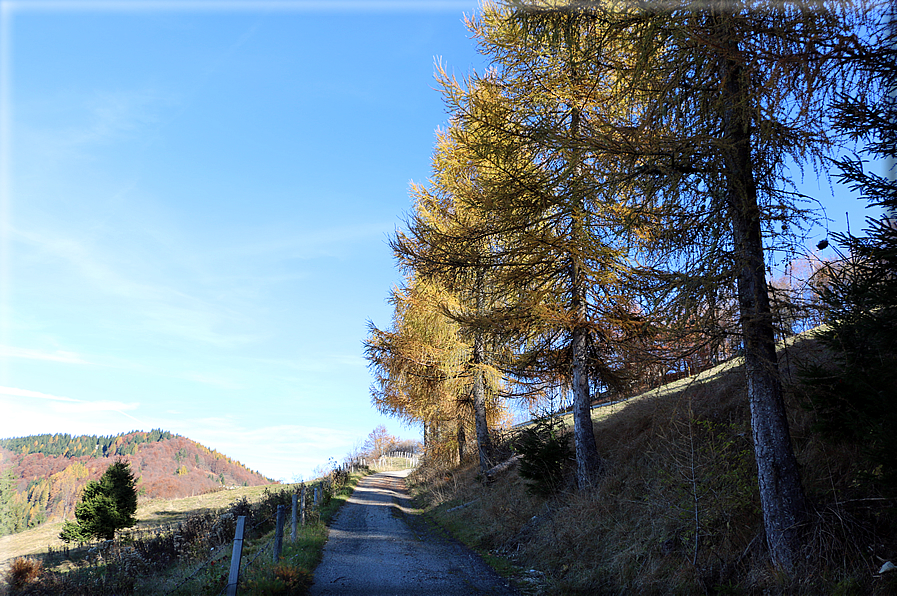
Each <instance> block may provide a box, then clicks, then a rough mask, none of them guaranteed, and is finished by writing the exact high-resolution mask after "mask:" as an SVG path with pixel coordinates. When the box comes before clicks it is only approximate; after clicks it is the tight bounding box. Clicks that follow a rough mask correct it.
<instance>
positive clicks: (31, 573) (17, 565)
mask: <svg viewBox="0 0 897 596" xmlns="http://www.w3.org/2000/svg"><path fill="white" fill-rule="evenodd" d="M42 573H43V566H42V565H41V562H40V561H35V560H34V559H30V558H28V557H18V558H17V559H15V560H14V561H13V562H12V565H10V566H9V569H7V570H6V578H5V579H6V583H7V585H8V586H9V589H10V590H11V591H12V592H13V593H15V592H19V591H21V590H23V589H24V588H25V586H27V585H28V584H30V583H32V582H33V581H35V580H36V579H38V578H39V577H40V576H41V574H42Z"/></svg>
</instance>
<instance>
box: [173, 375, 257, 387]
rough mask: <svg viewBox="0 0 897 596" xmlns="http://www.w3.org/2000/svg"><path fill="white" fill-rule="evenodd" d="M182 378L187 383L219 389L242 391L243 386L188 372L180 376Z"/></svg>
mask: <svg viewBox="0 0 897 596" xmlns="http://www.w3.org/2000/svg"><path fill="white" fill-rule="evenodd" d="M181 376H182V378H184V379H186V380H188V381H194V382H196V383H203V384H204V385H211V386H212V387H218V388H219V389H233V390H237V389H243V387H244V386H243V385H241V384H240V383H236V382H234V381H231V380H230V379H226V378H223V377H220V376H210V375H207V374H203V373H198V372H188V373H184V374H183V375H181Z"/></svg>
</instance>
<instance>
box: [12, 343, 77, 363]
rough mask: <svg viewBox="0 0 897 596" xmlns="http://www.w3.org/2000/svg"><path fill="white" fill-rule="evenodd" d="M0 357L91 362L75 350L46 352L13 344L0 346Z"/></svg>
mask: <svg viewBox="0 0 897 596" xmlns="http://www.w3.org/2000/svg"><path fill="white" fill-rule="evenodd" d="M0 358H24V359H27V360H49V361H53V362H66V363H68V364H92V363H91V362H89V361H87V360H84V358H82V357H81V356H79V355H78V354H76V353H75V352H66V351H64V350H56V351H52V352H47V351H43V350H33V349H31V348H17V347H15V346H0Z"/></svg>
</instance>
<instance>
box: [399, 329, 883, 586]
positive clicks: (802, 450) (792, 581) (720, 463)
mask: <svg viewBox="0 0 897 596" xmlns="http://www.w3.org/2000/svg"><path fill="white" fill-rule="evenodd" d="M824 357H825V355H824V354H823V353H822V351H821V349H820V348H819V346H818V345H817V344H816V342H815V341H814V340H813V339H812V336H811V335H810V334H806V335H804V336H801V337H799V338H797V340H796V341H794V340H792V341H791V342H790V345H789V347H787V348H786V349H783V351H782V352H781V360H782V365H783V366H782V369H783V377H784V380H785V382H786V385H787V386H788V388H789V390H788V396H787V399H788V409H789V423H790V426H791V432H792V438H793V441H794V445H795V450H796V454H797V457H798V460H799V462H800V465H801V473H802V477H803V482H804V485H805V488H806V491H807V494H808V497H809V499H810V502H811V514H810V519H809V521H808V523H807V524H806V527H805V528H803V537H804V542H803V551H802V559H801V560H802V563H801V565H800V568H799V569H798V571H797V572H796V573H795V574H794V576H793V577H784V576H782V575H780V574H778V573H777V572H775V571H774V570H773V569H772V567H771V566H770V565H769V563H768V560H769V557H768V554H767V552H766V545H765V539H764V534H763V523H762V517H761V512H760V502H759V494H758V489H757V475H756V464H755V462H754V455H753V453H754V452H753V446H752V442H751V441H752V439H751V428H750V415H749V411H748V400H747V395H746V388H745V379H744V373H743V369H742V367H741V365H740V362H739V361H738V360H733V361H730V362H728V363H725V364H723V365H721V366H719V367H717V368H715V369H712V370H709V371H706V372H704V373H702V374H701V375H698V376H697V377H692V378H690V379H684V380H681V381H678V382H676V383H673V384H671V385H669V386H666V387H663V388H660V389H657V390H654V391H651V392H648V393H646V394H643V395H641V396H638V397H636V398H634V399H631V400H628V401H626V402H624V403H620V404H616V405H614V406H611V407H608V408H602V409H598V410H596V411H595V412H594V416H593V423H594V425H595V434H596V438H597V441H598V446H599V449H600V452H601V454H602V456H603V457H604V458H606V460H607V463H608V468H609V472H608V473H607V474H606V476H605V477H604V479H603V481H602V482H601V484H600V485H599V486H597V487H596V488H595V489H594V490H592V491H575V490H573V485H572V478H571V480H570V482H568V484H567V486H566V487H565V488H564V489H563V490H561V491H560V492H559V493H558V494H556V495H555V496H553V497H551V498H549V499H538V498H535V497H533V496H531V495H530V494H529V493H528V491H527V490H526V484H525V482H524V481H522V480H521V479H520V478H519V476H518V475H517V474H516V472H509V473H507V474H505V475H504V476H501V477H499V478H498V479H497V480H495V481H494V482H492V483H491V484H483V483H481V482H480V480H479V478H478V476H477V472H476V469H475V467H474V466H473V465H468V466H466V467H461V468H457V469H451V470H434V469H431V468H424V469H422V470H421V471H420V472H419V473H418V474H416V475H415V477H414V479H413V480H414V482H415V483H416V488H417V490H418V493H419V494H420V495H421V498H422V499H423V501H424V502H425V504H426V507H427V509H428V510H429V512H430V514H431V516H432V517H433V518H434V519H435V520H436V521H437V522H438V523H440V524H441V525H443V526H444V527H446V528H448V529H449V530H451V531H453V532H454V533H455V534H456V535H457V536H458V537H459V538H461V539H462V540H464V541H465V542H467V543H468V544H470V545H472V546H474V547H475V548H478V549H480V550H481V551H485V552H488V553H491V554H492V555H495V556H500V557H502V558H504V559H506V560H509V561H510V562H511V563H512V564H514V565H516V566H517V567H519V568H523V569H527V570H532V571H531V572H530V573H529V574H528V575H527V578H528V579H533V578H536V579H537V580H538V581H535V584H536V585H540V586H541V588H531V589H530V591H535V592H539V591H542V592H544V593H552V594H556V593H564V594H620V593H638V594H695V593H697V594H702V593H706V594H717V593H726V594H754V593H757V594H760V593H764V594H767V593H789V594H845V595H847V594H893V593H897V573H893V574H891V575H890V576H889V575H887V574H886V575H884V576H880V575H878V574H877V571H878V570H879V568H880V567H881V564H882V562H884V561H885V560H891V561H894V560H897V515H895V513H894V507H893V506H894V504H895V501H893V500H889V499H887V498H885V497H883V496H882V495H880V494H878V493H877V492H876V490H875V488H874V487H873V486H871V485H868V484H863V483H860V482H859V481H858V478H857V474H856V472H855V462H856V461H857V455H858V449H857V447H856V446H851V445H832V444H828V443H825V442H823V441H821V440H820V439H819V438H818V436H817V435H815V434H814V433H813V432H812V431H811V424H812V421H813V415H812V413H811V412H810V411H808V410H806V409H804V408H803V407H801V402H802V401H803V400H802V397H801V394H800V385H799V383H798V382H797V375H796V371H797V370H798V369H799V367H800V366H801V363H805V362H809V361H811V360H814V359H817V360H818V359H820V358H824Z"/></svg>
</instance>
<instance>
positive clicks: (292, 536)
mask: <svg viewBox="0 0 897 596" xmlns="http://www.w3.org/2000/svg"><path fill="white" fill-rule="evenodd" d="M302 486H305V485H304V484H303V485H302ZM298 500H299V495H297V494H296V493H293V511H292V516H291V517H290V522H291V523H290V527H291V528H292V533H291V534H290V539H291V540H292V541H293V542H296V509H297V503H296V501H298Z"/></svg>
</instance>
